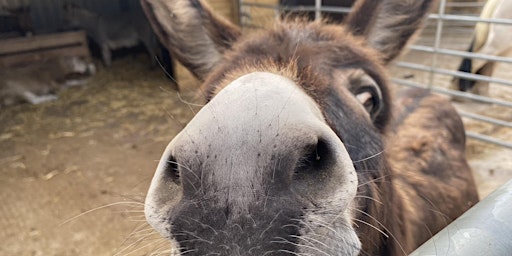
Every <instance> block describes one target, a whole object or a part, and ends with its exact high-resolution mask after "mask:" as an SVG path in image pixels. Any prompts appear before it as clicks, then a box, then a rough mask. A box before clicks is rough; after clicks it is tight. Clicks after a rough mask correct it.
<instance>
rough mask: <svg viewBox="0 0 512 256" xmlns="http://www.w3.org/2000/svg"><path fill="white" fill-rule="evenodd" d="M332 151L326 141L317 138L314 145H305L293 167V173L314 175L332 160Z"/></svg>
mask: <svg viewBox="0 0 512 256" xmlns="http://www.w3.org/2000/svg"><path fill="white" fill-rule="evenodd" d="M332 158H333V156H332V152H331V150H330V148H329V145H328V143H327V142H326V141H324V140H322V139H319V140H318V142H317V143H316V144H315V145H311V146H310V147H307V151H306V153H305V154H304V156H303V157H301V158H300V159H299V162H298V163H297V166H296V168H295V175H299V176H301V175H315V174H316V173H317V172H319V171H321V170H323V169H325V167H327V165H329V164H330V163H331V162H332Z"/></svg>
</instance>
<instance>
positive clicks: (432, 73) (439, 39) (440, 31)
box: [428, 0, 446, 88]
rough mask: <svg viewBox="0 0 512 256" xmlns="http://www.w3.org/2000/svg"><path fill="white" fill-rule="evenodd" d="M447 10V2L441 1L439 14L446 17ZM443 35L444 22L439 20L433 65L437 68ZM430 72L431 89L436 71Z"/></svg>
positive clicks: (429, 83)
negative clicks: (445, 11)
mask: <svg viewBox="0 0 512 256" xmlns="http://www.w3.org/2000/svg"><path fill="white" fill-rule="evenodd" d="M445 8H446V0H441V4H439V13H440V14H441V15H444V10H445ZM442 33H443V20H442V19H438V20H437V27H436V37H435V41H434V55H433V56H432V63H431V65H432V67H436V66H437V53H438V51H437V50H438V49H439V46H440V45H441V35H442ZM429 72H430V75H429V78H428V88H431V87H432V84H433V83H434V71H433V70H431V71H429Z"/></svg>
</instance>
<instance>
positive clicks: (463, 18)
mask: <svg viewBox="0 0 512 256" xmlns="http://www.w3.org/2000/svg"><path fill="white" fill-rule="evenodd" d="M428 18H429V19H442V20H450V21H463V22H485V23H494V24H503V25H512V20H510V19H483V18H480V17H478V16H466V15H451V14H444V15H440V14H437V13H433V14H430V15H429V16H428Z"/></svg>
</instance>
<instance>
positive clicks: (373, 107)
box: [355, 84, 382, 119]
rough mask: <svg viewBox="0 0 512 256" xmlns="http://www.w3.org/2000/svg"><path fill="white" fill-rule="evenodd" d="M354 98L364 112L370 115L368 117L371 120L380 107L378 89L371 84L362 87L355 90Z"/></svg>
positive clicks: (380, 96)
mask: <svg viewBox="0 0 512 256" xmlns="http://www.w3.org/2000/svg"><path fill="white" fill-rule="evenodd" d="M355 96H356V98H357V100H359V102H360V103H361V104H362V105H363V107H364V108H365V109H366V111H367V112H368V113H369V114H370V117H371V118H372V119H373V118H375V116H377V114H378V113H379V112H380V109H381V107H382V104H381V98H382V95H381V92H380V89H379V87H377V86H376V85H373V84H372V85H365V86H362V87H360V88H359V89H358V90H357V92H356V93H355Z"/></svg>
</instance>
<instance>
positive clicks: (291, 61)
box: [204, 23, 385, 96]
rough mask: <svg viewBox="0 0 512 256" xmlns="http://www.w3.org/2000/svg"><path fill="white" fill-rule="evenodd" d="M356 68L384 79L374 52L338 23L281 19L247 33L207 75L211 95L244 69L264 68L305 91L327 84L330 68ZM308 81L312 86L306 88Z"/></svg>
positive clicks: (317, 89)
mask: <svg viewBox="0 0 512 256" xmlns="http://www.w3.org/2000/svg"><path fill="white" fill-rule="evenodd" d="M335 69H337V70H340V69H341V70H343V69H361V70H363V71H364V72H366V73H368V74H370V75H371V76H373V75H375V74H378V76H379V77H378V78H376V79H375V80H376V81H377V80H379V81H381V80H384V77H382V76H383V74H385V73H384V72H383V66H382V65H380V61H379V53H377V52H376V51H375V50H373V49H372V48H370V47H367V46H366V44H365V43H364V41H363V40H362V38H357V37H354V36H352V35H351V34H350V33H347V32H345V30H344V29H343V27H340V26H331V25H321V24H320V23H318V24H317V23H312V24H311V23H309V24H302V23H291V24H287V23H282V24H278V25H276V27H275V28H273V29H271V30H269V31H262V32H261V33H255V34H252V35H248V36H247V37H246V38H245V40H241V41H240V42H238V43H237V44H236V45H235V46H234V47H233V49H232V50H231V51H229V52H228V53H227V54H226V55H225V56H224V61H223V62H222V63H221V65H219V66H218V67H217V68H215V69H214V71H213V72H212V73H211V74H210V75H209V77H208V78H207V79H206V83H205V85H204V86H205V87H206V91H208V92H210V93H212V94H211V95H210V96H213V95H215V94H216V92H219V91H220V90H222V88H223V87H224V86H225V85H227V84H229V83H230V82H231V81H232V80H233V79H235V78H237V77H240V76H242V75H244V74H247V73H251V72H256V71H267V72H272V73H279V74H281V75H283V76H286V77H288V78H290V79H292V80H294V81H296V82H297V84H299V85H301V86H304V85H306V86H308V88H307V89H308V91H309V90H315V91H321V90H322V89H325V88H326V86H329V81H328V80H329V79H330V77H331V76H332V73H333V72H334V70H335ZM310 86H312V87H310Z"/></svg>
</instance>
